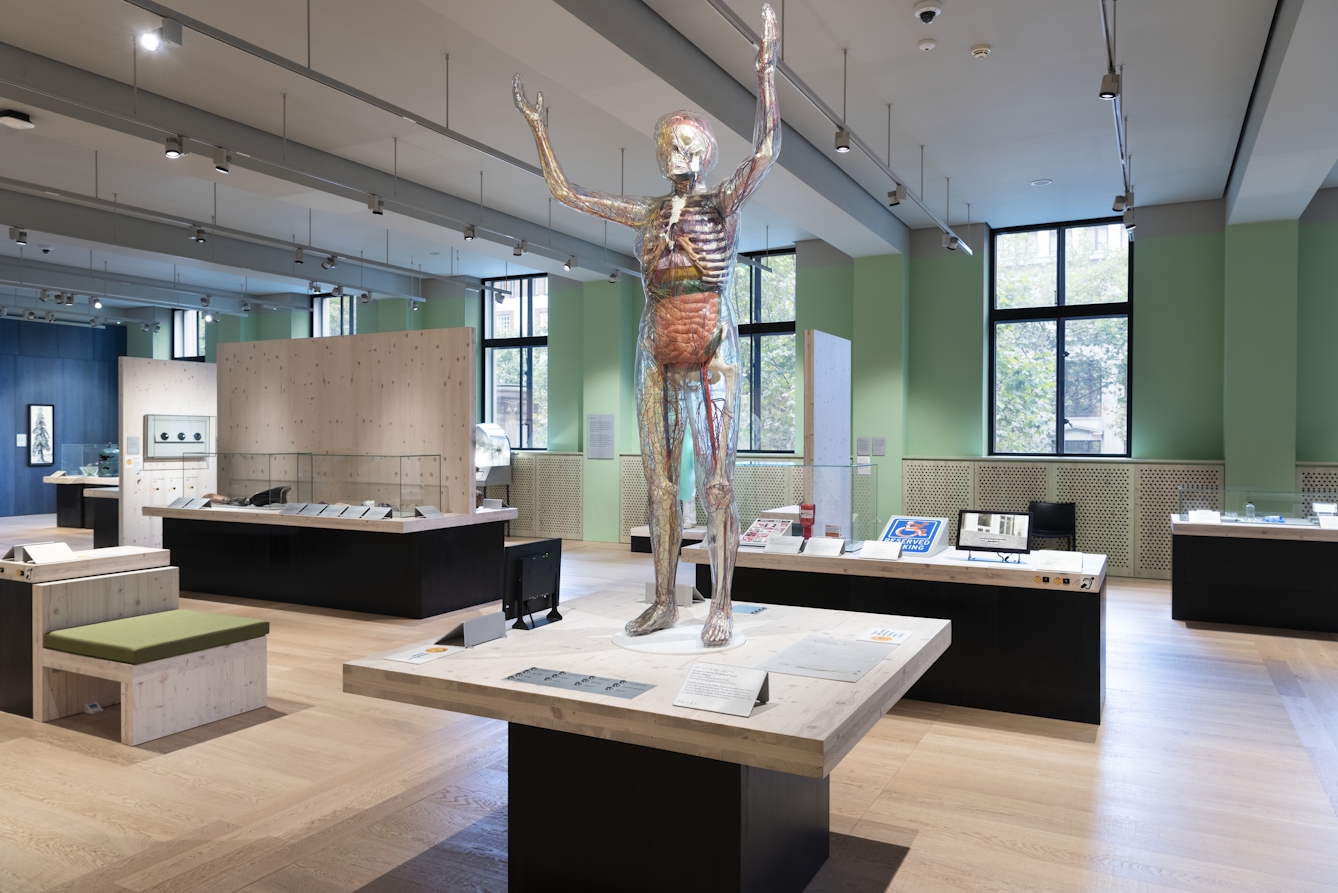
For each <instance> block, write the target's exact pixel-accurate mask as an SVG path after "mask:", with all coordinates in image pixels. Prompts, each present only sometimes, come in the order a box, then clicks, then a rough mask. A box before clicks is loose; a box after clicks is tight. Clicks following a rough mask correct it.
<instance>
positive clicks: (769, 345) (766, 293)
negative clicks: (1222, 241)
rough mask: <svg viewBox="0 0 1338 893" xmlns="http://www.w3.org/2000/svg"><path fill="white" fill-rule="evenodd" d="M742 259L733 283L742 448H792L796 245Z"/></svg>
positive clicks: (769, 451) (774, 449)
mask: <svg viewBox="0 0 1338 893" xmlns="http://www.w3.org/2000/svg"><path fill="white" fill-rule="evenodd" d="M740 258H741V259H740V262H739V263H737V264H736V265H735V267H734V283H733V287H732V294H733V300H734V315H735V319H736V321H737V322H738V324H739V354H740V356H739V359H740V365H741V369H740V374H741V375H742V378H743V389H742V399H741V404H742V406H741V411H740V419H739V450H740V451H746V452H768V453H771V452H777V453H790V452H794V388H795V363H794V354H795V350H794V348H795V343H794V339H795V328H794V325H795V297H794V296H795V290H794V289H795V276H794V271H795V265H794V259H795V255H794V249H793V248H787V249H785V250H782V251H775V252H764V253H761V254H747V255H740Z"/></svg>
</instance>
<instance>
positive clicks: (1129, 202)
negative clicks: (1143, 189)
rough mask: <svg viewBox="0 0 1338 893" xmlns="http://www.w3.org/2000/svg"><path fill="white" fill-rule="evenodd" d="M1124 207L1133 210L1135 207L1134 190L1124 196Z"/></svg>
mask: <svg viewBox="0 0 1338 893" xmlns="http://www.w3.org/2000/svg"><path fill="white" fill-rule="evenodd" d="M1124 206H1125V207H1126V208H1132V207H1133V206H1134V191H1133V190H1132V189H1130V190H1129V191H1128V192H1126V193H1125V194H1124Z"/></svg>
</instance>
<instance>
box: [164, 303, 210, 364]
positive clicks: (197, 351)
mask: <svg viewBox="0 0 1338 893" xmlns="http://www.w3.org/2000/svg"><path fill="white" fill-rule="evenodd" d="M172 359H174V360H199V361H203V360H204V311H202V310H173V311H172Z"/></svg>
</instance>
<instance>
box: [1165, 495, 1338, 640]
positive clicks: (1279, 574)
mask: <svg viewBox="0 0 1338 893" xmlns="http://www.w3.org/2000/svg"><path fill="white" fill-rule="evenodd" d="M1171 616H1172V617H1173V618H1175V619H1176V620H1187V621H1200V622H1205V623H1238V624H1243V625H1245V626H1270V627H1278V628H1281V629H1304V630H1315V631H1319V632H1338V530H1325V529H1324V528H1321V527H1309V526H1303V525H1300V524H1264V523H1261V522H1246V521H1236V522H1227V523H1224V524H1190V523H1187V522H1185V521H1181V520H1180V519H1179V516H1177V515H1172V516H1171Z"/></svg>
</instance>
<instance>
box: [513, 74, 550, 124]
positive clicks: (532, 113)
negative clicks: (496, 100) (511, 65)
mask: <svg viewBox="0 0 1338 893" xmlns="http://www.w3.org/2000/svg"><path fill="white" fill-rule="evenodd" d="M511 89H512V92H514V93H515V96H516V108H518V109H520V113H521V114H522V115H524V116H525V120H526V121H529V122H530V126H531V127H535V128H538V127H543V126H544V94H542V93H539V94H538V95H536V96H535V97H534V104H533V105H530V101H529V100H528V99H526V98H525V82H524V81H522V80H521V79H520V75H516V77H515V80H513V81H512V82H511Z"/></svg>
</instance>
